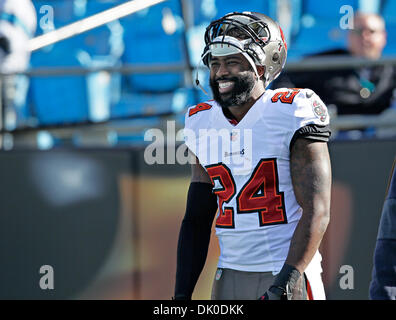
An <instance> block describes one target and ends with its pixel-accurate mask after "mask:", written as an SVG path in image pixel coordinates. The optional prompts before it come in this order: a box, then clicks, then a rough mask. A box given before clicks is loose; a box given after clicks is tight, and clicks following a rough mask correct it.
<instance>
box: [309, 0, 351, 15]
mask: <svg viewBox="0 0 396 320" xmlns="http://www.w3.org/2000/svg"><path fill="white" fill-rule="evenodd" d="M345 5H348V6H351V7H352V8H353V10H356V9H357V8H358V5H359V0H332V1H317V0H302V14H303V15H306V14H309V15H312V16H313V17H315V18H318V19H321V18H325V19H326V18H327V19H333V18H335V19H339V18H340V17H341V16H342V14H341V13H340V8H341V7H342V6H345Z"/></svg>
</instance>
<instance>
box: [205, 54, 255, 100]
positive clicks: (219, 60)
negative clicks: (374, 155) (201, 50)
mask: <svg viewBox="0 0 396 320" xmlns="http://www.w3.org/2000/svg"><path fill="white" fill-rule="evenodd" d="M256 81H257V80H256V76H255V72H254V71H253V70H252V67H251V65H250V63H249V62H248V61H247V60H246V59H245V57H244V56H243V55H242V54H233V55H227V56H218V57H212V58H211V60H210V87H211V89H212V92H213V98H214V99H215V101H216V102H217V103H219V104H220V106H222V107H234V106H242V105H245V104H246V103H248V102H249V100H251V99H252V97H253V92H254V90H253V89H254V88H255V84H256Z"/></svg>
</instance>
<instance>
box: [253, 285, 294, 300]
mask: <svg viewBox="0 0 396 320" xmlns="http://www.w3.org/2000/svg"><path fill="white" fill-rule="evenodd" d="M288 297H289V295H288V294H287V290H286V289H285V288H281V287H275V286H271V287H270V288H269V289H268V290H267V291H266V292H265V293H264V294H263V295H262V296H261V297H260V298H259V300H288Z"/></svg>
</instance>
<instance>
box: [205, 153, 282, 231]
mask: <svg viewBox="0 0 396 320" xmlns="http://www.w3.org/2000/svg"><path fill="white" fill-rule="evenodd" d="M206 170H207V172H208V174H209V176H210V179H211V181H212V184H213V185H214V186H215V188H214V189H213V192H214V193H215V194H216V195H217V196H218V198H219V215H218V217H217V220H216V227H218V228H235V218H234V208H233V207H229V206H228V207H227V206H226V205H225V204H227V203H229V202H230V201H231V199H232V198H233V197H234V196H235V194H236V185H235V181H234V178H233V177H232V174H231V171H230V169H229V168H228V167H227V166H226V165H225V164H223V163H218V164H215V165H209V166H207V167H206ZM216 180H217V181H218V184H217V186H216ZM236 203H237V213H238V214H248V213H257V214H258V220H259V225H260V226H267V225H273V224H281V223H287V217H286V209H285V202H284V194H283V192H280V191H279V181H278V171H277V165H276V159H274V158H270V159H261V160H260V161H259V163H258V164H257V166H256V168H255V169H254V170H253V173H252V175H251V176H250V178H249V180H248V181H247V182H246V183H245V185H244V186H243V187H242V189H241V191H240V192H239V193H238V195H237V196H236Z"/></svg>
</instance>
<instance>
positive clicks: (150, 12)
mask: <svg viewBox="0 0 396 320" xmlns="http://www.w3.org/2000/svg"><path fill="white" fill-rule="evenodd" d="M121 23H122V25H123V27H124V30H125V31H124V43H125V53H124V56H123V62H124V63H126V64H134V65H153V64H162V65H170V64H178V65H183V64H185V62H186V56H185V50H184V38H183V30H184V24H183V19H182V13H181V8H180V5H179V1H167V2H164V3H160V4H158V5H155V6H153V7H150V8H148V9H145V10H143V11H140V12H138V13H136V14H133V15H132V16H129V17H126V18H123V19H121ZM128 80H129V84H130V90H133V91H134V92H169V91H172V90H175V89H177V88H179V87H181V86H184V73H183V72H174V73H166V74H132V75H130V76H128Z"/></svg>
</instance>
